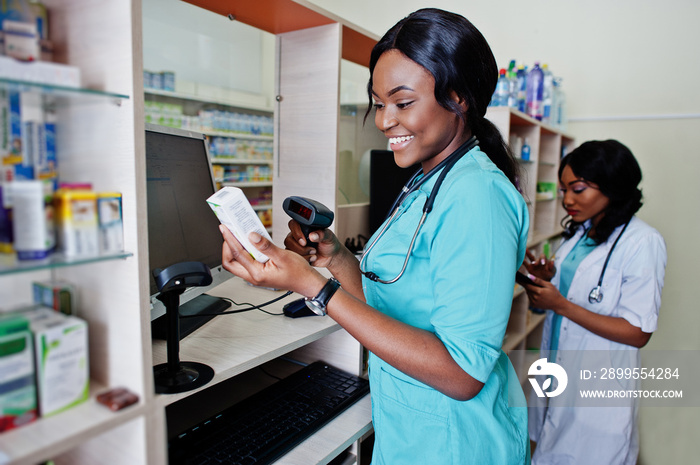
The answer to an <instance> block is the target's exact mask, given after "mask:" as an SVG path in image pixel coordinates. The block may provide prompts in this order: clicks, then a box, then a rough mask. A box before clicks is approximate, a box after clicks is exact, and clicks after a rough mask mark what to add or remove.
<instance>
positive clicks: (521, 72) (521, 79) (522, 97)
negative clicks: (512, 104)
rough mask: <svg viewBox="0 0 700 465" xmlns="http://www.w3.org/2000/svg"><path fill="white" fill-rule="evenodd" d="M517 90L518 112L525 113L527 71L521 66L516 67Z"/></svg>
mask: <svg viewBox="0 0 700 465" xmlns="http://www.w3.org/2000/svg"><path fill="white" fill-rule="evenodd" d="M515 80H516V88H517V106H516V108H517V109H518V110H519V111H522V112H523V113H525V109H526V103H527V71H526V70H525V67H524V66H523V65H519V66H518V72H517V73H516V75H515Z"/></svg>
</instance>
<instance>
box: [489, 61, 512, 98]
mask: <svg viewBox="0 0 700 465" xmlns="http://www.w3.org/2000/svg"><path fill="white" fill-rule="evenodd" d="M509 91H510V84H509V83H508V78H507V77H506V69H505V68H501V70H500V71H499V73H498V82H496V90H495V92H494V94H493V99H492V102H493V106H495V107H505V106H508V94H509Z"/></svg>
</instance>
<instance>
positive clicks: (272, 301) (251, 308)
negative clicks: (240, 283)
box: [180, 291, 292, 318]
mask: <svg viewBox="0 0 700 465" xmlns="http://www.w3.org/2000/svg"><path fill="white" fill-rule="evenodd" d="M291 294H292V291H287V292H285V293H284V294H283V295H281V296H279V297H277V298H274V299H272V300H269V301H267V302H264V303H262V304H260V305H255V304H251V303H249V302H243V303H240V304H239V303H237V302H235V301H234V300H233V299H229V298H228V297H220V299H222V300H226V301H227V302H231V303H232V304H233V305H237V306H239V307H240V306H242V305H248V307H247V308H241V309H238V310H229V311H227V312H221V313H198V314H196V315H180V317H181V318H195V317H198V316H219V315H233V314H234V313H243V312H249V311H251V310H256V309H257V310H260V311H261V312H263V313H267V314H268V315H275V316H279V315H283V313H272V312H268V311H267V310H263V309H262V307H266V306H268V305H270V304H273V303H275V302H278V301H280V300H282V299H284V298H285V297H289V296H290V295H291Z"/></svg>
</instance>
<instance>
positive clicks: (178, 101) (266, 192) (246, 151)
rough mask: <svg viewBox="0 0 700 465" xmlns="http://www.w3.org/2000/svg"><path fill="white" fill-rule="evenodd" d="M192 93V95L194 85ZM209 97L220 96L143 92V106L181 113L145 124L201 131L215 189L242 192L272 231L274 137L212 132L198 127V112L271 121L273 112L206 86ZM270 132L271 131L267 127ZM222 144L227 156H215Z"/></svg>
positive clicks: (268, 108)
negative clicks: (173, 108) (172, 108)
mask: <svg viewBox="0 0 700 465" xmlns="http://www.w3.org/2000/svg"><path fill="white" fill-rule="evenodd" d="M190 87H193V91H194V92H196V91H197V88H196V86H190ZM207 92H209V93H210V94H214V95H216V94H219V95H223V97H213V96H202V95H198V94H189V93H184V92H172V91H165V90H159V89H145V91H144V93H145V98H146V105H147V107H149V108H150V107H151V106H153V105H158V104H166V105H175V106H176V107H177V108H179V109H180V110H181V111H182V113H181V114H176V115H167V114H165V113H163V114H161V115H160V117H158V115H154V118H157V119H160V120H159V121H158V120H157V121H153V120H151V121H148V120H149V118H151V117H150V115H148V114H147V118H146V119H147V122H153V123H156V124H165V125H168V124H175V125H177V126H181V125H182V126H186V127H188V129H192V130H194V131H198V132H201V133H203V134H205V135H206V136H207V139H208V141H209V148H210V154H211V159H212V168H213V170H214V177H215V179H216V182H217V188H221V187H223V186H235V187H240V188H241V189H244V191H245V194H246V196H247V197H248V199H249V200H250V201H251V204H252V205H253V207H254V208H255V210H256V211H257V212H258V216H259V217H260V219H261V220H262V222H263V224H264V225H265V226H266V227H267V229H268V231H272V170H273V167H274V162H273V159H272V151H273V141H274V136H273V135H272V134H271V133H269V134H254V133H252V132H240V131H238V132H236V131H228V130H227V131H223V130H216V129H213V128H211V127H208V126H207V125H206V124H204V125H202V121H201V120H200V118H199V113H200V111H202V110H220V111H225V112H229V113H239V114H246V115H250V116H263V117H266V118H272V116H273V109H272V108H271V107H267V106H265V105H260V104H254V103H251V102H243V101H237V100H235V99H233V98H227V97H226V95H227V94H228V93H230V92H227V90H226V89H219V90H218V91H215V90H213V89H212V88H211V87H210V86H209V87H207ZM270 129H271V128H270ZM219 141H226V145H227V146H228V148H229V149H230V148H231V147H234V149H233V150H230V154H226V153H217V146H218V144H217V142H219Z"/></svg>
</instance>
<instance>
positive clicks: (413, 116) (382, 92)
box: [372, 50, 470, 172]
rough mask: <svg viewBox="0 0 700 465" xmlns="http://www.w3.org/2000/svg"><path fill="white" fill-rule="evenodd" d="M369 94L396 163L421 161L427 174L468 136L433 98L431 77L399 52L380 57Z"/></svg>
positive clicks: (404, 164)
mask: <svg viewBox="0 0 700 465" xmlns="http://www.w3.org/2000/svg"><path fill="white" fill-rule="evenodd" d="M372 96H373V99H374V105H375V108H376V114H375V117H374V123H375V124H376V125H377V128H379V130H380V131H382V132H383V133H384V134H385V135H386V136H387V137H388V138H389V143H390V147H391V150H393V151H394V159H395V160H396V163H397V164H398V165H399V166H402V167H408V166H411V165H413V164H415V163H418V162H420V163H422V165H423V171H425V172H427V171H429V170H430V169H431V168H433V167H434V166H435V165H437V164H438V163H440V162H441V161H442V160H444V159H445V158H447V157H448V156H449V155H450V154H451V153H452V152H453V151H455V150H456V149H457V148H459V146H460V145H462V144H463V143H464V142H465V141H466V140H467V139H468V138H469V136H470V134H467V133H465V131H464V123H463V121H462V119H461V118H459V117H458V116H457V115H455V114H454V113H453V112H451V111H450V110H448V109H446V108H444V107H442V106H441V105H440V104H439V103H438V102H437V100H436V99H435V79H434V78H433V76H432V75H431V74H430V73H429V72H428V71H427V70H426V69H425V68H423V67H422V66H420V65H419V64H418V63H416V62H414V61H412V60H410V59H409V58H407V57H406V56H405V55H404V54H403V53H401V52H399V51H398V50H389V51H387V52H385V53H384V54H383V55H382V56H381V57H379V60H378V61H377V65H376V66H375V68H374V73H373V74H372ZM455 99H456V101H457V102H458V103H459V100H458V99H457V98H456V97H455Z"/></svg>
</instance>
